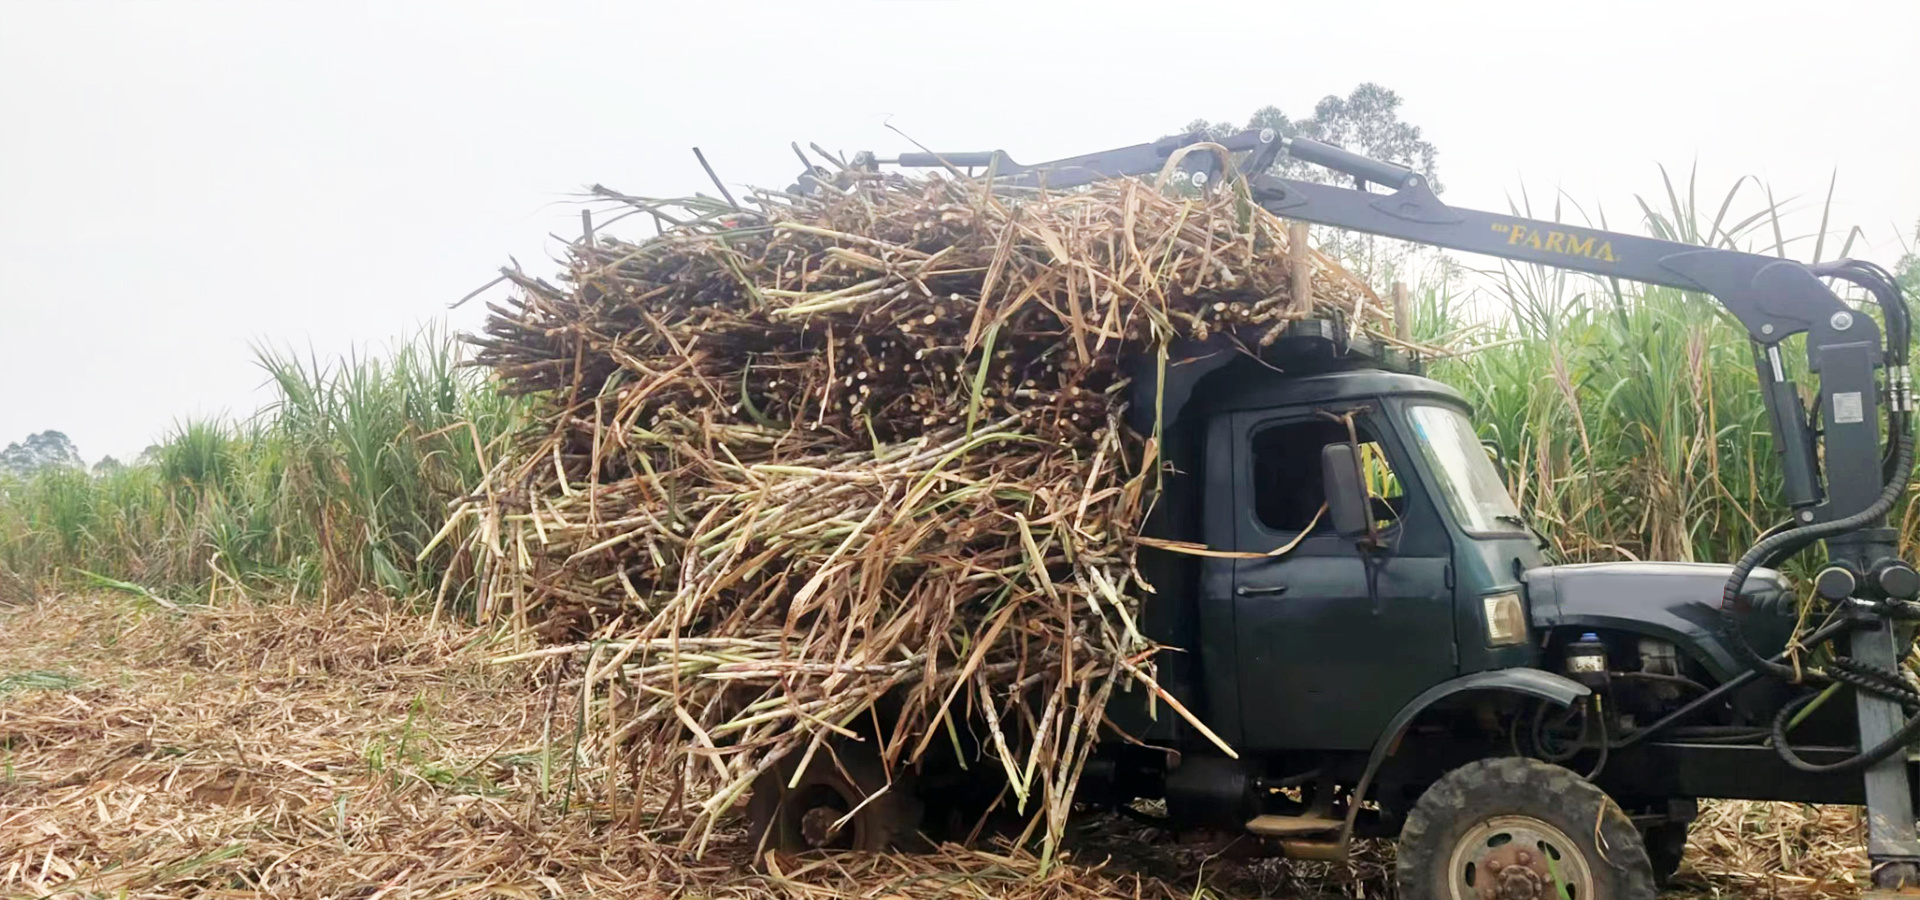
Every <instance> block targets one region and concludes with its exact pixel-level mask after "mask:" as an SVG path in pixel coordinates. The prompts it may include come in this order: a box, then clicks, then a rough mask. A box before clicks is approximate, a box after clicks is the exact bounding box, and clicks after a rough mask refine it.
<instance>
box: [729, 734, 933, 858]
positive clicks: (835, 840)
mask: <svg viewBox="0 0 1920 900" xmlns="http://www.w3.org/2000/svg"><path fill="white" fill-rule="evenodd" d="M835 750H836V752H834V753H829V752H827V751H826V750H824V749H823V750H821V751H820V752H818V753H816V754H814V757H813V761H812V762H810V763H809V764H808V765H807V771H806V774H804V775H802V776H801V777H800V781H799V782H798V783H797V784H794V785H793V786H792V787H788V783H789V782H790V781H792V779H793V773H794V769H795V768H796V767H797V766H798V764H799V760H798V759H793V760H785V761H782V762H781V764H779V765H776V766H774V768H773V770H772V771H769V772H767V773H766V774H764V775H761V776H760V778H759V779H758V780H757V781H755V782H754V784H753V795H752V796H751V797H750V798H748V800H747V818H748V820H749V823H750V824H749V829H750V830H749V833H750V835H751V837H752V838H753V841H754V844H755V845H756V846H758V847H760V848H761V849H762V850H763V851H764V850H779V851H782V852H787V853H799V852H804V851H807V850H857V851H864V852H873V851H880V850H887V849H891V848H894V847H911V846H913V845H914V844H915V843H916V841H917V838H918V830H919V826H920V815H921V809H920V802H919V799H918V797H916V796H915V788H914V783H913V781H914V779H913V776H912V775H911V774H909V773H907V772H906V771H904V770H901V771H896V772H895V773H894V775H895V777H894V779H893V785H892V787H888V786H887V774H886V769H885V768H884V767H883V766H881V765H880V760H879V759H878V758H876V757H875V756H874V755H873V754H872V753H871V752H869V751H868V750H867V749H866V748H865V747H864V746H861V745H857V744H846V743H842V744H840V745H839V746H838V747H836V748H835ZM882 788H885V789H886V792H885V793H882V794H880V795H879V796H874V794H875V793H876V792H878V791H880V790H881V789H882ZM868 798H871V799H868ZM848 813H852V814H853V815H852V818H850V819H849V818H847V815H848ZM843 819H845V820H846V822H845V824H844V825H840V826H839V827H838V828H836V827H835V825H836V823H839V822H840V821H841V820H843Z"/></svg>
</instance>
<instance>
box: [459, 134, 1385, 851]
mask: <svg viewBox="0 0 1920 900" xmlns="http://www.w3.org/2000/svg"><path fill="white" fill-rule="evenodd" d="M595 192H596V193H597V194H599V195H600V196H601V197H603V198H605V199H606V200H608V201H609V202H611V203H615V204H619V205H621V206H623V207H624V208H625V209H626V210H628V216H627V218H628V219H629V220H630V224H631V222H635V221H637V222H640V223H649V224H651V225H652V226H653V229H654V230H657V233H656V234H655V235H654V236H651V237H647V238H644V239H635V240H625V239H618V238H615V237H613V236H611V235H610V234H609V233H608V232H607V230H604V229H603V230H602V232H601V233H600V234H598V235H595V234H593V233H592V229H589V230H588V234H587V235H586V236H585V237H583V238H582V239H580V240H578V241H576V242H574V243H573V244H572V246H571V249H570V251H569V253H568V259H567V264H566V268H565V271H564V273H563V274H562V275H561V276H560V277H559V278H558V279H556V280H553V281H549V280H546V279H539V278H533V277H529V276H526V275H524V274H522V273H521V272H519V271H518V270H509V271H508V272H507V273H506V277H507V278H509V279H510V280H511V281H512V283H513V285H514V286H515V291H514V296H513V297H512V299H511V300H509V301H504V302H502V303H499V304H496V305H494V306H493V307H492V314H491V317H490V318H489V320H488V322H487V325H486V328H485V333H484V334H483V335H476V336H474V337H472V338H471V340H472V342H473V343H475V344H477V345H478V346H479V348H480V350H479V351H478V353H477V356H476V358H477V361H478V363H479V364H482V365H484V366H487V367H489V368H490V369H491V370H492V371H493V373H494V374H495V375H496V376H497V378H498V380H499V383H500V384H501V385H502V386H503V388H504V389H505V390H507V391H508V392H510V393H514V394H521V395H529V396H530V397H531V398H532V408H533V410H534V414H535V420H536V421H535V424H534V425H533V426H532V427H531V428H530V429H529V430H528V431H527V432H526V433H525V434H524V435H522V436H521V439H520V441H519V443H517V444H516V445H515V446H514V447H513V449H512V451H511V452H510V453H509V454H508V455H507V457H506V458H505V459H501V460H498V461H497V464H496V465H494V467H493V469H492V471H491V473H490V474H489V475H488V476H487V477H486V480H485V482H484V483H483V484H482V485H480V486H478V488H477V489H476V491H475V492H474V495H473V496H474V499H473V501H472V502H471V503H470V504H469V505H468V506H467V507H465V508H463V509H461V510H459V511H458V512H457V513H456V518H463V519H467V520H469V521H471V522H474V523H477V527H473V528H471V529H468V530H469V531H470V532H471V533H472V534H473V535H474V537H473V539H472V547H471V549H472V550H473V552H474V553H476V554H477V556H478V557H479V565H478V568H479V570H480V571H481V572H482V573H483V574H482V581H483V585H482V591H481V600H480V604H481V613H482V614H483V615H485V616H493V617H497V618H500V619H503V620H505V621H507V622H510V623H512V625H513V626H514V627H516V628H517V629H520V630H521V633H522V634H525V635H537V636H538V637H539V638H540V639H541V640H542V641H543V642H544V643H546V644H547V645H549V646H547V647H546V649H544V650H540V651H534V654H522V655H550V656H552V657H555V658H559V657H563V656H565V657H567V658H570V659H573V660H576V661H577V667H576V668H575V669H573V670H572V671H573V672H575V673H577V675H578V677H579V679H580V680H579V690H580V694H579V696H581V697H583V698H587V701H586V705H585V707H584V708H585V709H586V713H585V715H586V718H587V721H586V722H585V723H584V725H583V731H584V732H585V738H584V741H585V744H584V746H586V747H588V748H592V750H591V752H592V753H604V757H601V756H591V755H589V750H582V751H581V752H582V754H583V755H588V758H590V759H601V758H604V759H605V760H606V761H607V763H608V770H609V771H637V774H636V775H635V776H634V782H633V783H634V784H635V785H636V787H635V790H636V791H639V790H640V787H639V786H640V785H643V784H644V785H658V784H663V783H664V784H671V785H675V787H673V788H671V789H669V790H656V791H653V792H651V795H650V796H643V797H641V798H640V801H641V805H643V806H651V807H655V809H653V814H652V815H650V816H649V820H651V821H664V820H665V819H664V818H662V816H666V815H667V814H669V813H674V812H676V811H677V812H679V813H681V814H682V815H681V817H680V819H678V821H681V822H683V823H684V822H691V823H693V824H692V825H690V826H687V827H685V828H684V829H683V830H676V833H677V834H681V835H684V841H685V842H686V844H687V845H688V846H690V847H704V846H705V841H706V839H707V836H708V835H709V834H711V833H712V831H713V828H714V825H715V823H716V822H719V821H722V817H723V814H724V813H725V812H727V811H728V810H730V809H737V808H739V807H741V806H742V805H743V804H742V803H741V800H742V799H743V797H744V796H745V795H746V794H747V793H748V792H749V791H750V790H751V788H752V786H753V785H754V783H755V781H756V779H758V778H760V777H761V776H762V775H764V774H767V773H779V775H780V777H792V776H794V774H795V773H796V772H797V771H798V770H799V769H801V768H803V767H805V766H810V765H830V764H831V763H830V762H827V761H826V760H827V759H829V758H830V754H831V752H832V751H833V748H835V747H836V746H838V744H837V743H836V742H849V741H858V742H864V743H865V744H866V745H867V746H868V747H870V749H871V751H872V752H875V753H877V754H879V756H880V758H881V759H882V760H884V764H885V766H886V768H887V771H889V772H894V771H899V770H900V767H902V766H911V765H913V764H914V762H915V760H917V759H918V758H919V757H920V756H921V755H923V754H925V753H926V752H927V751H928V749H929V746H930V745H937V744H938V743H939V742H946V741H949V740H951V739H952V737H953V735H954V734H955V732H956V731H966V732H968V733H970V734H973V735H976V736H982V737H980V739H979V743H978V746H979V747H980V748H981V749H980V751H979V752H980V753H981V754H982V755H984V756H985V757H986V758H985V759H984V760H980V762H982V763H984V764H985V765H986V766H989V767H991V768H992V769H993V770H998V771H1003V772H1004V775H1005V779H1006V783H1007V787H1006V794H1005V795H1004V796H1005V799H1006V803H1005V805H1006V807H1007V808H1010V809H1017V810H1020V811H1021V812H1022V813H1023V814H1024V815H1025V816H1027V817H1028V821H1029V823H1030V824H1029V833H1030V834H1036V835H1040V836H1042V837H1044V838H1046V839H1048V840H1049V841H1051V839H1052V838H1055V837H1057V835H1058V834H1059V832H1060V830H1061V828H1062V827H1063V825H1064V823H1065V817H1066V814H1067V811H1068V809H1069V807H1070V804H1071V797H1072V793H1073V789H1074V785H1075V784H1076V781H1077V779H1078V777H1079V773H1080V770H1081V767H1082V765H1083V764H1084V761H1085V760H1086V758H1087V756H1088V752H1089V750H1090V749H1091V748H1092V747H1093V745H1094V744H1095V743H1096V742H1099V741H1102V740H1107V739H1110V738H1112V737H1113V735H1111V734H1109V733H1108V729H1110V728H1111V725H1110V724H1109V723H1106V722H1105V720H1104V719H1103V716H1102V708H1103V706H1104V704H1105V703H1106V701H1107V699H1108V698H1109V696H1110V695H1111V694H1113V692H1115V691H1116V690H1144V691H1148V692H1150V694H1152V695H1153V697H1154V698H1155V700H1154V702H1155V703H1157V704H1159V706H1158V708H1159V709H1160V710H1161V711H1162V712H1163V713H1165V714H1168V715H1182V716H1186V717H1188V718H1189V720H1190V721H1192V722H1193V724H1194V725H1196V726H1197V727H1198V728H1199V729H1200V731H1201V733H1204V734H1211V732H1208V731H1207V730H1206V729H1205V723H1204V722H1200V721H1198V720H1195V719H1193V717H1192V714H1191V713H1189V712H1188V711H1187V710H1186V709H1185V707H1183V706H1181V705H1180V704H1178V703H1177V702H1174V700H1173V698H1172V697H1170V696H1169V695H1167V694H1165V692H1163V691H1161V690H1160V689H1159V688H1158V686H1157V685H1156V684H1155V683H1154V668H1153V663H1152V660H1153V657H1154V654H1155V652H1156V647H1155V645H1154V644H1153V643H1152V642H1151V641H1150V640H1149V639H1148V638H1147V637H1146V636H1143V635H1142V634H1141V633H1140V630H1139V629H1138V628H1137V627H1136V622H1137V621H1138V618H1139V616H1138V607H1139V604H1140V603H1141V602H1142V600H1143V598H1146V597H1149V596H1150V595H1151V593H1152V591H1153V586H1152V585H1150V584H1147V583H1145V580H1144V578H1143V577H1142V576H1141V575H1140V574H1139V570H1138V569H1137V568H1136V566H1135V556H1136V552H1137V551H1138V549H1139V548H1140V546H1141V541H1142V540H1143V538H1142V536H1141V535H1140V523H1141V521H1142V517H1143V515H1144V514H1145V512H1146V511H1147V510H1148V509H1149V508H1150V506H1151V505H1152V504H1153V502H1154V500H1155V489H1156V486H1157V485H1158V483H1159V475H1160V474H1161V473H1160V467H1161V466H1162V465H1163V462H1162V460H1161V459H1160V458H1159V456H1158V454H1157V452H1156V434H1155V433H1154V432H1155V431H1157V429H1158V424H1157V423H1156V424H1155V425H1154V426H1153V427H1151V428H1141V427H1129V425H1128V421H1129V419H1128V416H1127V412H1128V410H1127V408H1126V405H1127V402H1128V401H1127V398H1128V397H1129V396H1130V392H1129V391H1128V390H1127V387H1128V386H1129V379H1131V378H1138V377H1143V376H1142V375H1141V374H1140V373H1142V372H1145V373H1147V374H1146V375H1145V376H1144V377H1164V373H1165V367H1166V366H1167V365H1170V364H1178V360H1177V359H1174V360H1171V361H1170V360H1169V348H1170V347H1174V346H1176V342H1177V341H1179V340H1182V339H1199V338H1206V337H1207V336H1208V335H1209V334H1210V333H1215V334H1218V333H1222V332H1223V330H1226V329H1230V330H1232V332H1233V333H1234V334H1236V335H1242V336H1244V342H1243V343H1240V344H1239V346H1241V347H1242V348H1243V349H1245V350H1247V352H1254V350H1255V349H1256V348H1257V347H1258V345H1260V344H1262V343H1265V342H1266V341H1269V340H1271V338H1272V336H1274V335H1277V334H1279V333H1280V330H1281V329H1283V328H1284V327H1286V326H1287V325H1288V324H1289V323H1291V322H1293V321H1294V320H1297V319H1300V318H1303V317H1308V316H1316V317H1322V318H1331V319H1334V320H1336V321H1337V322H1338V323H1340V324H1341V325H1342V326H1343V327H1346V328H1349V329H1352V330H1354V331H1356V332H1358V331H1362V330H1364V331H1366V332H1368V333H1370V334H1373V335H1375V336H1376V337H1377V338H1379V339H1381V340H1384V341H1386V342H1389V343H1391V342H1393V341H1394V340H1395V339H1394V338H1393V337H1392V336H1390V335H1389V334H1387V333H1386V332H1389V331H1391V329H1390V328H1386V327H1384V325H1385V323H1386V322H1387V321H1388V320H1389V318H1390V313H1389V311H1388V310H1387V309H1386V307H1385V306H1384V304H1383V303H1382V301H1381V300H1380V298H1379V297H1377V296H1376V295H1375V294H1374V293H1373V292H1372V291H1371V290H1369V289H1368V288H1367V287H1366V286H1365V285H1364V284H1363V283H1361V282H1360V281H1358V280H1357V279H1355V278H1354V277H1353V276H1351V275H1350V274H1348V273H1347V272H1346V271H1345V270H1343V269H1341V268H1340V267H1339V266H1337V265H1335V264H1333V263H1332V262H1331V261H1329V260H1328V259H1326V258H1324V257H1321V256H1320V255H1319V254H1317V253H1313V252H1310V251H1307V250H1306V249H1305V247H1304V246H1301V247H1299V248H1297V252H1290V249H1293V248H1290V246H1289V234H1288V231H1289V229H1288V226H1287V224H1286V223H1284V222H1283V221H1281V220H1279V219H1277V218H1276V217H1274V216H1273V215H1272V214H1270V213H1268V212H1266V211H1265V210H1262V209H1261V208H1259V207H1258V206H1256V205H1253V204H1251V203H1249V202H1248V200H1247V197H1246V195H1245V193H1244V190H1240V189H1236V188H1234V187H1233V186H1231V185H1229V186H1222V187H1219V188H1217V189H1215V190H1213V191H1211V192H1206V193H1200V192H1196V191H1194V190H1192V188H1191V187H1190V186H1182V185H1176V186H1174V187H1163V186H1161V185H1158V184H1156V183H1154V182H1153V181H1152V180H1135V179H1125V180H1115V181H1109V182H1104V183H1099V184H1095V185H1093V186H1091V187H1087V188H1083V189H1079V190H1073V191H1065V192H1046V191H1035V190H1028V191H1010V190H1003V189H994V188H993V187H991V185H990V184H988V183H983V182H982V181H980V180H975V179H969V178H966V177H962V176H961V175H960V174H959V173H957V172H955V173H950V174H947V175H936V176H931V177H906V176H902V175H898V174H882V173H874V172H861V171H855V170H848V171H844V172H841V173H839V174H838V176H837V178H835V179H832V180H830V181H829V180H827V179H822V183H821V185H820V186H819V188H818V189H816V190H815V191H814V192H813V193H811V194H808V195H801V194H795V193H788V192H780V191H757V192H754V193H752V194H751V195H749V196H748V197H746V198H744V200H745V205H742V206H735V205H734V204H733V203H732V202H731V201H730V200H729V201H726V202H723V201H718V200H713V199H709V198H704V197H696V198H690V199H678V200H671V201H666V200H648V199H642V198H638V197H630V196H625V195H620V194H616V193H614V192H612V191H608V190H606V189H604V188H597V187H596V188H595ZM603 220H604V217H603ZM1296 278H1304V279H1308V280H1307V281H1304V282H1301V283H1303V284H1310V285H1311V290H1310V291H1295V290H1294V289H1293V285H1294V284H1295V283H1296V282H1295V279H1296ZM1302 300H1305V301H1306V302H1299V301H1302ZM1240 340H1241V339H1240V338H1236V341H1240ZM1142 359H1144V360H1149V361H1151V365H1148V366H1147V367H1145V368H1144V369H1143V368H1141V367H1140V366H1138V365H1129V361H1130V360H1131V361H1135V362H1137V361H1138V360H1142ZM1156 372H1158V373H1159V375H1158V376H1156V375H1155V374H1154V373H1156ZM883 700H884V701H885V702H884V703H883ZM883 709H884V714H883V713H882V712H881V710H883ZM1034 824H1037V825H1038V826H1039V827H1038V828H1034V827H1033V826H1034Z"/></svg>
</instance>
